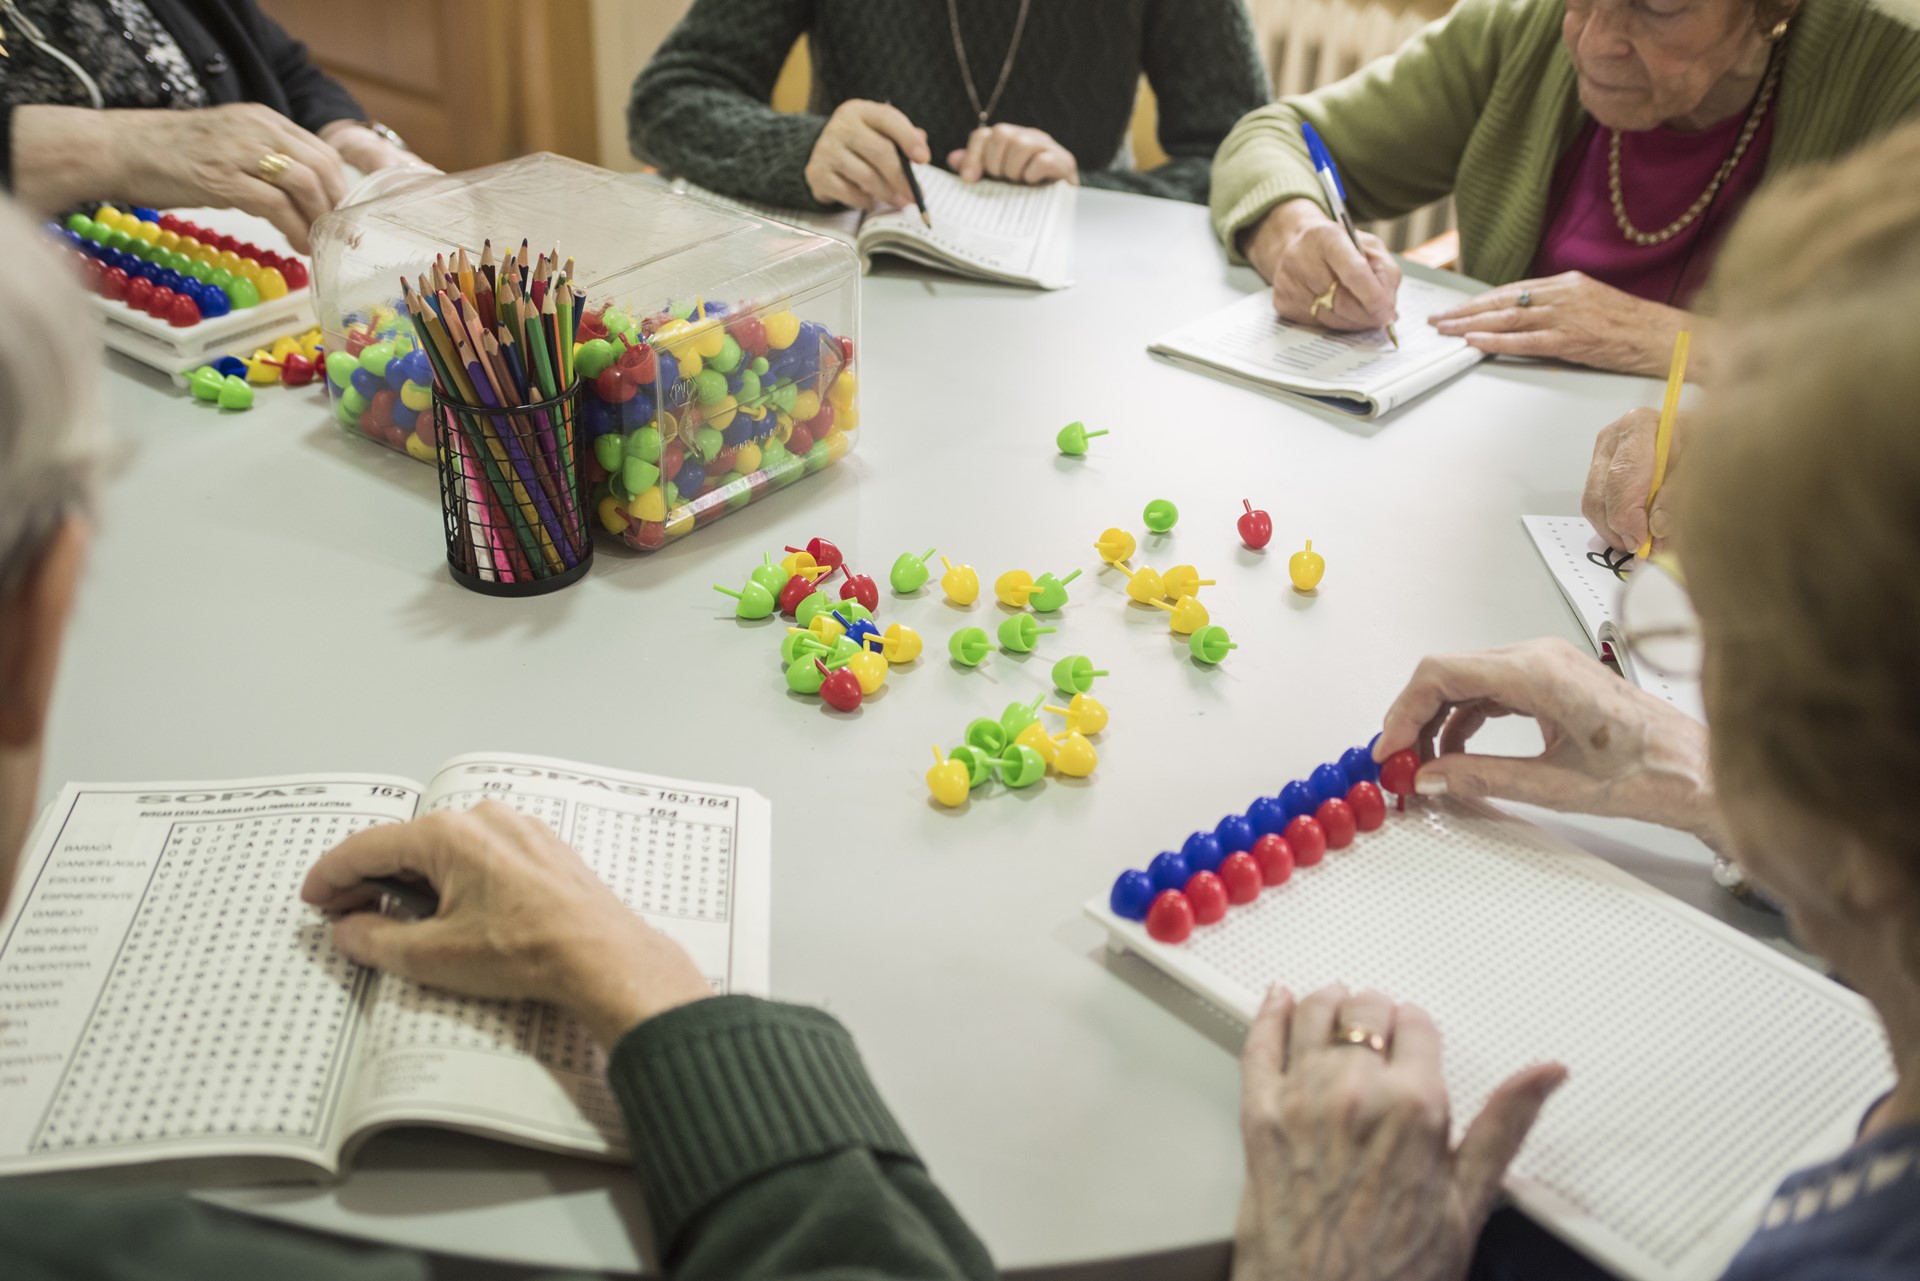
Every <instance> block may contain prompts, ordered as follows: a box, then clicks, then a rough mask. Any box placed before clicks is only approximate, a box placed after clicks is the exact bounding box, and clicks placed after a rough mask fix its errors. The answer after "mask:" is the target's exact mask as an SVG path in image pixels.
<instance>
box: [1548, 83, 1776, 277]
mask: <svg viewBox="0 0 1920 1281" xmlns="http://www.w3.org/2000/svg"><path fill="white" fill-rule="evenodd" d="M1779 110H1780V98H1779V95H1778V94H1776V95H1775V96H1774V99H1773V101H1772V102H1771V103H1769V104H1768V105H1767V114H1766V115H1765V116H1763V117H1761V120H1760V127H1759V129H1758V130H1757V131H1756V132H1755V133H1754V135H1753V142H1752V144H1751V145H1749V146H1748V147H1747V152H1746V154H1745V155H1743V156H1741V157H1740V163H1739V164H1738V165H1736V166H1734V170H1733V172H1732V173H1731V174H1729V175H1727V181H1726V182H1725V183H1724V184H1722V185H1721V188H1720V191H1719V194H1718V195H1716V196H1715V197H1714V199H1713V203H1712V204H1711V205H1709V206H1707V209H1706V212H1705V213H1703V214H1701V215H1700V216H1699V217H1698V218H1696V219H1694V220H1693V222H1691V223H1690V224H1688V226H1687V228H1686V230H1684V231H1682V232H1681V233H1680V234H1679V235H1677V236H1675V237H1673V239H1671V240H1668V241H1666V242H1665V243H1663V244H1658V245H1648V246H1646V247H1644V248H1643V247H1642V246H1640V245H1636V244H1634V243H1633V242H1632V241H1630V240H1628V239H1627V237H1626V234H1625V233H1624V232H1622V231H1621V230H1620V228H1619V226H1618V225H1617V224H1616V223H1615V222H1614V220H1613V202H1612V200H1610V199H1609V198H1608V196H1607V146H1608V141H1609V138H1610V136H1611V135H1610V134H1609V131H1607V130H1605V129H1602V128H1601V127H1600V125H1599V123H1598V122H1597V121H1595V120H1593V119H1592V118H1591V117H1589V118H1588V120H1587V123H1586V125H1585V126H1584V127H1582V128H1581V130H1580V135H1579V137H1577V138H1575V139H1574V140H1573V145H1572V146H1570V147H1568V148H1567V151H1566V154H1565V155H1563V156H1561V157H1560V163H1559V165H1558V166H1557V167H1556V168H1555V169H1554V174H1553V187H1552V189H1551V191H1550V193H1549V195H1548V197H1547V208H1548V210H1549V211H1550V213H1549V215H1548V218H1547V227H1546V234H1545V235H1543V236H1542V237H1541V238H1540V251H1539V253H1538V254H1537V255H1535V257H1534V260H1533V274H1534V275H1536V276H1551V275H1554V274H1555V273H1557V272H1562V271H1584V272H1585V273H1587V275H1589V276H1592V277H1593V278H1594V279H1595V280H1598V281H1601V282H1603V283H1605V284H1609V285H1612V286H1613V287H1614V288H1616V289H1623V290H1625V291H1626V292H1628V293H1630V294H1636V295H1638V296H1639V297H1641V298H1647V299H1651V300H1652V301H1654V302H1660V303H1667V304H1670V305H1672V306H1675V307H1685V306H1687V305H1688V304H1689V303H1690V302H1691V301H1692V300H1693V296H1694V294H1696V293H1697V292H1699V289H1700V286H1701V284H1702V283H1704V282H1705V280H1706V278H1707V272H1708V271H1709V269H1711V268H1712V266H1713V258H1714V255H1715V254H1716V253H1718V252H1719V250H1720V242H1721V240H1722V239H1723V238H1724V237H1725V236H1726V233H1727V230H1728V229H1729V228H1730V227H1732V226H1733V222H1734V219H1735V218H1736V217H1738V216H1739V213H1740V209H1741V207H1742V206H1743V205H1745V204H1746V203H1747V198H1748V197H1749V196H1751V195H1752V194H1753V190H1754V188H1755V187H1758V186H1759V185H1760V177H1761V175H1762V174H1763V173H1765V171H1766V167H1767V151H1768V149H1769V147H1770V146H1771V144H1772V142H1773V118H1774V115H1775V114H1776V113H1777V112H1778V111H1779ZM1746 123H1747V113H1746V112H1744V111H1740V112H1736V113H1734V114H1733V115H1732V116H1729V117H1728V118H1727V119H1725V120H1722V121H1720V122H1719V123H1718V124H1716V125H1713V126H1711V127H1710V128H1706V129H1702V130H1700V131H1699V132H1697V133H1682V132H1680V131H1678V130H1675V129H1668V128H1665V127H1664V126H1663V127H1661V128H1658V129H1648V130H1646V131H1644V132H1640V133H1625V134H1622V135H1620V193H1621V200H1622V202H1623V203H1624V204H1625V205H1626V209H1627V217H1628V218H1630V219H1631V220H1632V221H1633V225H1634V226H1636V227H1638V228H1639V229H1640V230H1642V231H1658V230H1660V229H1661V228H1662V227H1664V226H1666V225H1667V224H1668V223H1670V222H1672V221H1673V220H1674V219H1675V218H1678V217H1679V216H1680V215H1681V214H1683V213H1685V212H1686V211H1687V207H1688V206H1690V205H1691V204H1693V202H1694V201H1695V200H1696V199H1698V198H1699V196H1700V193H1701V192H1703V191H1705V190H1706V189H1707V184H1708V183H1710V182H1712V181H1713V175H1714V174H1715V173H1717V172H1719V169H1720V166H1721V165H1722V164H1724V163H1725V162H1726V159H1727V157H1728V156H1729V155H1731V154H1732V153H1733V147H1734V144H1735V143H1736V142H1738V141H1739V140H1740V130H1741V129H1742V128H1744V127H1745V126H1746Z"/></svg>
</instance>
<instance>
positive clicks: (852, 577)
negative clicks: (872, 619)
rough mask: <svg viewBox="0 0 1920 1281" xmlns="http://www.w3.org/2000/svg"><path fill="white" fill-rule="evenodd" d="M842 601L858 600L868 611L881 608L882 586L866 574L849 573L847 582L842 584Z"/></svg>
mask: <svg viewBox="0 0 1920 1281" xmlns="http://www.w3.org/2000/svg"><path fill="white" fill-rule="evenodd" d="M840 599H841V600H857V601H859V602H860V603H861V604H862V605H865V606H866V607H867V608H868V609H879V608H880V585H879V584H878V583H876V582H874V581H873V579H871V578H869V577H868V576H867V575H865V574H856V573H854V572H853V571H852V570H848V571H847V577H846V581H845V582H843V583H841V584H840Z"/></svg>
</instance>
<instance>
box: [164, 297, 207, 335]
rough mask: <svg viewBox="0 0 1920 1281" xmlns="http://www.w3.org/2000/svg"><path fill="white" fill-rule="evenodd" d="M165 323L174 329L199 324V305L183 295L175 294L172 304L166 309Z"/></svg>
mask: <svg viewBox="0 0 1920 1281" xmlns="http://www.w3.org/2000/svg"><path fill="white" fill-rule="evenodd" d="M167 323H168V324H170V325H172V326H173V327H174V328H175V329H186V328H188V327H189V326H192V325H197V324H199V323H200V304H199V303H197V302H195V301H194V300H193V299H191V298H189V297H187V296H186V295H185V294H175V295H174V296H173V302H172V303H171V304H170V305H169V306H168V307H167Z"/></svg>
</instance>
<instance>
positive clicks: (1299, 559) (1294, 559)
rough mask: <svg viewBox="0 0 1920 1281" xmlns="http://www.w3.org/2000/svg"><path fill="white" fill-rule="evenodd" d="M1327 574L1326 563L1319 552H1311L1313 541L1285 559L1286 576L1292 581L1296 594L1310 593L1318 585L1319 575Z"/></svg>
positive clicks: (1310, 540)
mask: <svg viewBox="0 0 1920 1281" xmlns="http://www.w3.org/2000/svg"><path fill="white" fill-rule="evenodd" d="M1326 572H1327V562H1326V560H1325V559H1324V558H1323V557H1322V556H1321V555H1320V553H1319V552H1317V551H1315V550H1313V540H1312V539H1311V538H1309V539H1308V540H1307V545H1306V546H1305V547H1304V548H1302V549H1301V550H1299V551H1297V552H1295V553H1294V554H1293V555H1292V556H1290V557H1288V558H1287V575H1288V577H1290V578H1292V579H1293V589H1294V590H1295V591H1297V592H1310V591H1312V590H1313V589H1314V588H1316V587H1318V586H1319V585H1320V578H1321V575H1323V574H1325V573H1326Z"/></svg>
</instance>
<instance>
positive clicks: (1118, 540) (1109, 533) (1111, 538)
mask: <svg viewBox="0 0 1920 1281" xmlns="http://www.w3.org/2000/svg"><path fill="white" fill-rule="evenodd" d="M1134 545H1135V544H1134V541H1133V535H1132V534H1129V533H1128V532H1127V531H1126V530H1124V529H1107V530H1102V531H1101V533H1100V537H1099V538H1097V539H1095V540H1094V543H1093V550H1095V551H1096V552H1099V553H1100V559H1101V560H1103V561H1105V562H1107V564H1109V565H1114V566H1117V565H1119V563H1120V562H1121V561H1123V560H1126V559H1127V558H1128V557H1130V556H1132V555H1133V551H1134Z"/></svg>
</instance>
